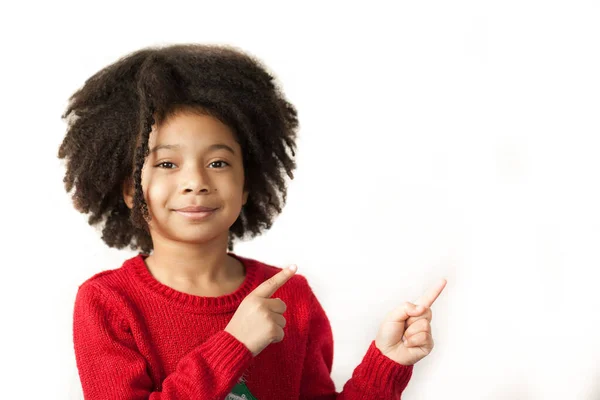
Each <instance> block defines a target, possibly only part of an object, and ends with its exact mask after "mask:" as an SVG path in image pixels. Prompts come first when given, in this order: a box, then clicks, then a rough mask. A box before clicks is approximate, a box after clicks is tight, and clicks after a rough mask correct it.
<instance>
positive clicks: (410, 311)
mask: <svg viewBox="0 0 600 400" xmlns="http://www.w3.org/2000/svg"><path fill="white" fill-rule="evenodd" d="M421 311H423V307H422V306H419V305H417V304H413V303H410V302H408V301H407V302H404V303H402V304H401V305H400V306H399V307H398V308H396V309H394V310H393V311H392V312H390V313H389V314H388V317H387V318H386V322H402V321H406V320H407V319H409V318H410V317H412V316H414V315H418V314H419V313H420V312H421Z"/></svg>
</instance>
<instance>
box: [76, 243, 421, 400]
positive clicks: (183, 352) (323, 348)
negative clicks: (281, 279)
mask: <svg viewBox="0 0 600 400" xmlns="http://www.w3.org/2000/svg"><path fill="white" fill-rule="evenodd" d="M229 254H230V255H231V256H232V257H235V258H237V259H238V260H240V261H241V262H242V263H243V264H244V266H245V269H246V277H245V280H244V283H243V284H242V285H241V286H240V287H239V288H238V289H237V290H236V291H235V292H233V293H230V294H227V295H224V296H220V297H200V296H194V295H190V294H187V293H183V292H179V291H176V290H174V289H172V288H170V287H169V286H166V285H164V284H162V283H160V282H159V281H157V280H156V279H155V278H154V277H153V276H152V275H151V274H150V272H149V271H148V269H147V267H146V264H145V262H144V259H145V258H146V257H147V255H145V254H141V253H140V254H138V255H137V256H135V257H133V258H130V259H128V260H126V261H125V262H124V263H123V265H122V266H121V267H120V268H117V269H114V270H107V271H104V272H100V273H98V274H96V275H94V276H93V277H91V278H90V279H88V280H87V281H86V282H84V283H83V284H82V285H81V286H79V290H78V292H77V297H76V300H75V307H74V318H73V342H74V347H75V357H76V361H77V368H78V370H79V377H80V379H81V384H82V387H83V393H84V396H85V399H88V400H94V399H102V400H107V399H163V400H164V399H199V400H208V399H210V400H223V399H225V398H226V397H227V395H228V394H229V393H230V391H231V390H232V388H233V387H234V386H235V385H236V384H237V383H238V381H245V384H246V385H247V387H248V389H249V390H250V392H251V393H252V395H254V397H256V399H257V400H281V399H286V400H289V399H319V400H325V399H348V400H349V399H386V400H387V399H400V395H401V393H402V391H403V390H404V389H405V387H406V386H407V385H408V382H409V380H410V377H411V375H412V370H413V366H404V365H401V364H398V363H396V362H395V361H392V360H391V359H389V358H387V357H386V356H384V355H383V354H382V353H381V352H380V351H379V350H378V349H377V347H376V346H375V341H373V342H371V344H370V346H369V348H368V349H367V351H366V354H365V356H364V358H363V360H362V362H361V363H360V364H359V365H358V366H357V367H356V369H355V370H354V372H353V374H352V378H351V379H350V380H348V382H347V383H346V384H345V385H344V388H343V391H342V392H341V393H336V390H335V385H334V383H333V381H332V379H331V376H330V374H331V366H332V362H333V335H332V331H331V326H330V323H329V320H328V318H327V316H326V315H325V311H324V310H323V307H322V306H321V304H320V303H319V301H318V300H317V298H316V297H315V295H314V293H313V291H312V290H311V288H310V286H309V284H308V282H307V280H306V278H305V277H303V276H302V275H299V274H296V275H294V276H293V277H292V278H290V280H289V281H288V282H287V283H286V284H285V285H284V286H283V287H281V288H279V289H278V290H277V292H276V293H275V295H274V296H272V297H273V298H275V297H279V298H280V299H281V300H283V301H284V302H285V303H286V305H287V310H286V312H285V313H284V316H285V318H286V320H287V324H286V326H285V328H284V333H285V337H284V339H283V341H282V342H279V343H272V344H270V345H269V346H267V347H266V348H265V349H264V350H263V351H262V352H261V353H260V354H258V355H257V356H256V357H253V356H252V353H251V352H250V350H248V348H246V346H245V345H244V344H243V343H241V342H240V341H238V340H237V339H236V338H235V337H233V336H232V335H230V334H229V333H227V332H225V331H224V328H225V327H226V326H227V323H228V322H229V320H230V319H231V318H232V317H233V314H234V312H235V311H236V309H237V308H238V306H239V304H240V302H241V301H242V300H243V299H244V298H245V297H246V296H247V295H248V294H249V293H250V292H251V291H252V290H254V289H255V288H256V287H257V286H258V285H259V284H260V283H262V282H263V281H265V280H266V279H268V278H269V277H271V276H273V275H275V274H276V273H277V272H278V271H280V269H279V268H277V267H274V266H271V265H267V264H264V263H261V262H259V261H256V260H252V259H249V258H244V257H240V256H237V255H235V254H233V253H229Z"/></svg>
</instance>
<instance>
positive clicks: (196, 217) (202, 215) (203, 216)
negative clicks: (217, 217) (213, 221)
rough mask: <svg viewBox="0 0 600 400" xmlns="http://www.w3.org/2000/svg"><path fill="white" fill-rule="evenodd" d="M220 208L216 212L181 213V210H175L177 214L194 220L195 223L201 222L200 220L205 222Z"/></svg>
mask: <svg viewBox="0 0 600 400" xmlns="http://www.w3.org/2000/svg"><path fill="white" fill-rule="evenodd" d="M217 210H218V208H215V209H214V210H210V211H180V210H175V212H176V213H178V214H180V215H182V216H184V217H186V218H188V219H191V220H194V221H200V220H204V219H206V218H208V217H210V216H211V215H213V214H214V213H215V211H217Z"/></svg>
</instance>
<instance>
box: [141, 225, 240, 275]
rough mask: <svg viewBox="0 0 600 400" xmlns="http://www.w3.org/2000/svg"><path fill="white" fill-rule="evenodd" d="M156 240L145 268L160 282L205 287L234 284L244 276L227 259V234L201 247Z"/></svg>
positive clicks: (228, 257)
mask: <svg viewBox="0 0 600 400" xmlns="http://www.w3.org/2000/svg"><path fill="white" fill-rule="evenodd" d="M153 239H154V238H153ZM156 239H158V240H153V242H154V243H153V244H154V250H153V252H152V254H151V255H149V256H148V257H147V258H146V265H147V266H148V269H149V270H150V273H151V274H152V275H154V276H155V278H157V279H158V280H159V281H163V282H173V283H177V284H181V285H189V286H198V287H202V286H214V285H220V284H223V283H226V282H231V281H232V280H235V279H239V277H240V276H243V274H244V268H243V266H242V265H241V264H240V263H239V262H238V261H237V260H235V259H234V258H232V257H230V256H228V255H227V244H228V243H227V242H228V235H227V232H226V234H225V235H222V236H219V237H217V238H215V239H213V240H211V241H209V242H205V243H201V244H198V243H182V242H175V241H172V240H171V241H169V240H164V238H156Z"/></svg>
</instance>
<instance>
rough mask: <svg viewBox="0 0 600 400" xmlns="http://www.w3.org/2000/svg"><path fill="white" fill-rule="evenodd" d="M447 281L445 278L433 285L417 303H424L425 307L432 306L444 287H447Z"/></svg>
mask: <svg viewBox="0 0 600 400" xmlns="http://www.w3.org/2000/svg"><path fill="white" fill-rule="evenodd" d="M446 283H447V281H446V280H445V279H440V280H438V281H437V282H436V283H435V285H433V287H431V288H430V289H429V290H428V291H427V292H425V294H424V295H423V296H421V297H419V300H417V301H416V302H415V304H418V305H422V306H425V307H428V308H429V307H431V305H432V304H433V302H434V301H435V300H436V299H437V298H438V296H439V295H440V293H442V290H444V287H446Z"/></svg>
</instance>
